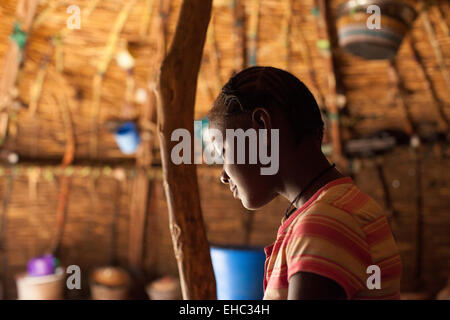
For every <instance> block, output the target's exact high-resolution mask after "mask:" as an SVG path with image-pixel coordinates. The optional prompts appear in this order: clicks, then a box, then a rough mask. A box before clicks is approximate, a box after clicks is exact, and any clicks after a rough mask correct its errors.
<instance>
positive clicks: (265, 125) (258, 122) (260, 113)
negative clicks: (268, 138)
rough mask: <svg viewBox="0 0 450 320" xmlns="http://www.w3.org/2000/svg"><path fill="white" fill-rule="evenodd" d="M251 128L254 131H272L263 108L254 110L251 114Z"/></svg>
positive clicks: (270, 120) (270, 121)
mask: <svg viewBox="0 0 450 320" xmlns="http://www.w3.org/2000/svg"><path fill="white" fill-rule="evenodd" d="M252 127H253V128H255V129H267V130H270V129H272V119H271V116H270V114H269V112H267V109H265V108H255V109H254V110H253V112H252Z"/></svg>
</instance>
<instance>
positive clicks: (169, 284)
mask: <svg viewBox="0 0 450 320" xmlns="http://www.w3.org/2000/svg"><path fill="white" fill-rule="evenodd" d="M145 290H146V291H147V295H148V296H149V298H150V300H179V299H181V288H180V281H179V279H177V278H174V277H170V276H167V277H162V278H159V279H157V280H155V281H153V282H151V283H150V284H148V285H147V287H146V288H145Z"/></svg>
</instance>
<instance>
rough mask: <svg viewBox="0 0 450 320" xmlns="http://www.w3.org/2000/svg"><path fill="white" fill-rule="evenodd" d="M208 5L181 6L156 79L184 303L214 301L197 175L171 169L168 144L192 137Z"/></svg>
mask: <svg viewBox="0 0 450 320" xmlns="http://www.w3.org/2000/svg"><path fill="white" fill-rule="evenodd" d="M211 7H212V0H184V1H183V4H182V7H181V12H180V15H179V18H178V24H177V28H176V31H175V36H174V38H173V42H172V45H171V47H170V49H169V52H168V54H167V56H166V58H165V59H164V61H163V63H162V66H161V70H160V76H159V82H158V88H157V98H158V112H157V113H158V133H159V141H160V148H161V159H162V165H163V179H164V190H165V194H166V198H167V203H168V208H169V224H170V232H171V235H172V241H173V247H174V251H175V257H176V259H177V263H178V270H179V273H180V281H181V288H182V292H183V298H184V299H215V298H216V288H215V280H214V272H213V269H212V264H211V257H210V254H209V245H208V240H207V238H206V232H205V228H204V224H203V217H202V212H201V207H200V197H199V192H198V182H197V172H196V168H195V166H194V165H192V164H180V165H175V164H174V163H173V162H172V161H171V150H172V148H173V147H174V146H175V144H176V143H177V142H174V141H171V135H172V132H173V131H174V130H175V129H178V128H184V129H187V130H189V132H190V134H191V137H193V125H194V123H193V122H194V105H195V93H196V88H197V76H198V72H199V69H200V61H201V57H202V51H203V46H204V43H205V38H206V31H207V28H208V23H209V20H210V17H211Z"/></svg>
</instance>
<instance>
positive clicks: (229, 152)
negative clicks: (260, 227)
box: [210, 119, 277, 210]
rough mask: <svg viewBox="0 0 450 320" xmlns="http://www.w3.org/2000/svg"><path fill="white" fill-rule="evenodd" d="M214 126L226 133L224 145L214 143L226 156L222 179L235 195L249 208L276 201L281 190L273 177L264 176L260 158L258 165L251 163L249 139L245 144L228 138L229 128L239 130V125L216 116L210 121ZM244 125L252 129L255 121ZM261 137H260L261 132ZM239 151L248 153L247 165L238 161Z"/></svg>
mask: <svg viewBox="0 0 450 320" xmlns="http://www.w3.org/2000/svg"><path fill="white" fill-rule="evenodd" d="M210 128H213V129H217V130H219V131H220V132H221V133H222V137H223V144H222V145H220V143H217V141H215V140H213V141H212V143H213V144H214V146H215V150H217V152H219V153H220V154H221V155H222V157H223V159H224V164H223V171H222V174H221V177H220V180H221V182H222V183H224V184H227V185H228V186H229V187H230V191H231V192H232V194H233V196H234V198H236V199H240V200H241V202H242V205H243V206H244V207H245V208H246V209H249V210H256V209H258V208H260V207H262V206H264V205H265V204H267V203H269V202H270V201H272V200H273V199H274V198H275V197H276V196H277V193H276V192H274V191H273V189H274V183H273V176H267V175H261V172H260V168H261V163H260V162H259V159H258V158H257V163H256V164H250V163H249V154H250V150H251V149H250V147H251V146H250V144H249V139H245V146H239V143H237V139H234V143H233V141H230V140H229V139H227V136H226V129H234V130H236V129H238V128H237V127H236V125H235V124H234V125H233V124H230V123H229V121H227V120H226V119H213V120H212V121H211V122H210ZM240 128H241V129H243V130H244V131H246V130H247V129H249V128H252V125H251V120H248V121H244V122H243V123H240ZM232 139H233V138H232ZM257 139H259V137H258V135H257ZM256 145H257V146H258V145H259V141H257V143H256ZM253 147H254V146H253ZM256 148H258V147H256ZM258 151H259V150H257V152H258ZM239 153H240V154H241V155H242V154H243V155H245V158H244V159H245V163H244V164H238V163H237V157H238V154H239Z"/></svg>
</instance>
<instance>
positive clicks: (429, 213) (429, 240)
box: [0, 148, 450, 298]
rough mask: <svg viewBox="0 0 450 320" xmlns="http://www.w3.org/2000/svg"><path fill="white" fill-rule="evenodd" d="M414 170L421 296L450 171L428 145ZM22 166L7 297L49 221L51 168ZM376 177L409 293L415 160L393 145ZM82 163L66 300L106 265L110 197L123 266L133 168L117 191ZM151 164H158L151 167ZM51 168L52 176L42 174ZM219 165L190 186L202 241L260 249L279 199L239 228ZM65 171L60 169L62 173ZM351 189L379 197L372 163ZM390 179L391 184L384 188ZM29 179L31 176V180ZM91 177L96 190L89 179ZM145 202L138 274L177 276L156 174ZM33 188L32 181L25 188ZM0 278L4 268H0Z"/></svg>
mask: <svg viewBox="0 0 450 320" xmlns="http://www.w3.org/2000/svg"><path fill="white" fill-rule="evenodd" d="M420 157H421V159H422V166H421V173H422V177H423V178H422V186H421V189H422V190H423V194H422V196H423V199H424V205H423V216H424V227H423V248H424V249H423V252H424V254H423V276H424V285H425V288H426V289H427V290H429V291H430V292H432V293H433V292H436V290H438V289H439V288H440V287H441V286H442V285H443V284H444V281H445V279H446V275H447V274H448V271H449V270H450V250H449V246H448V244H449V243H450V234H449V233H448V225H449V224H450V217H449V216H448V198H449V195H450V184H449V181H450V174H449V173H448V170H446V168H448V167H449V165H450V160H449V159H442V158H439V157H437V156H436V155H435V154H434V153H433V152H432V150H431V151H430V150H424V151H423V152H422V153H421V154H420ZM33 168H34V169H32V170H29V169H28V168H25V167H22V168H20V169H19V170H18V171H16V173H15V178H14V182H13V188H12V195H11V198H10V203H9V206H8V208H7V224H6V225H7V232H6V254H7V268H6V277H7V288H6V289H7V291H6V293H7V297H8V298H15V294H16V288H15V282H14V275H15V274H17V273H19V272H22V271H24V270H25V268H26V263H27V261H28V260H29V259H30V258H32V257H33V256H36V255H39V254H42V253H44V252H45V251H46V250H48V248H49V246H50V244H51V242H52V239H53V235H54V233H55V225H56V206H57V200H58V199H57V197H58V177H59V176H60V174H63V173H64V172H63V173H60V172H58V169H57V168H54V167H41V168H40V174H39V177H38V178H37V179H36V178H33V173H32V172H36V169H37V168H38V167H33ZM384 168H385V176H386V179H387V181H388V184H389V186H390V193H391V196H392V199H393V202H394V206H395V209H396V210H397V211H398V214H397V216H396V217H395V218H393V219H391V220H390V223H391V227H392V229H393V232H394V235H395V237H396V239H397V241H398V245H399V248H400V251H401V256H402V260H403V264H404V275H403V279H402V288H403V289H404V290H411V289H413V288H414V286H415V284H416V274H415V267H416V253H417V243H416V239H417V214H418V211H417V207H416V206H415V196H416V194H417V190H418V188H417V185H416V179H415V172H416V170H417V167H416V166H415V162H414V159H413V157H412V155H411V154H410V152H409V151H408V150H407V149H405V148H401V149H399V150H397V151H396V152H394V153H393V154H391V155H388V156H386V157H385V166H384ZM88 170H89V169H86V168H83V167H75V169H74V170H73V171H71V173H70V174H71V186H70V193H69V199H68V207H67V224H66V229H65V233H64V237H63V240H62V250H61V260H62V263H63V264H65V265H69V264H77V265H79V266H80V267H81V269H82V280H83V284H82V288H83V289H82V291H81V292H68V296H69V297H78V298H79V297H86V296H87V295H88V292H89V291H88V287H87V286H88V275H89V272H90V271H91V270H92V268H94V267H96V266H100V265H104V264H107V263H108V262H109V256H110V247H111V232H110V228H111V223H112V218H113V213H114V210H115V203H114V201H113V200H114V199H117V198H118V197H119V199H120V200H119V202H118V204H119V218H118V232H117V234H116V236H117V243H118V245H117V251H116V254H117V257H118V260H119V263H120V264H121V265H123V266H125V267H127V266H128V247H129V244H128V241H129V232H130V225H129V208H130V190H131V185H132V181H133V170H131V169H127V171H126V172H127V173H128V174H127V178H126V179H125V180H123V181H122V182H121V183H120V186H121V188H120V194H118V191H117V188H113V187H112V186H114V185H115V184H116V183H117V179H116V178H115V177H114V173H113V171H111V169H108V168H107V169H103V168H100V169H91V171H90V172H89V171H88ZM155 170H158V169H155ZM1 171H2V172H1V176H0V193H1V194H2V198H3V197H4V195H5V193H6V192H5V191H6V187H7V180H8V178H7V175H8V171H6V170H1ZM50 172H53V174H50ZM219 173H220V169H219V168H207V167H204V168H200V169H199V184H200V195H201V201H202V208H203V212H204V217H205V222H206V229H207V234H208V239H209V240H210V242H211V243H213V244H230V245H231V244H234V245H243V244H250V245H260V246H265V245H268V244H270V243H272V242H273V241H274V239H275V236H276V232H277V229H278V227H279V225H280V222H281V217H282V214H283V212H284V210H285V208H286V207H287V205H288V203H287V201H286V200H284V199H282V198H281V197H279V198H277V199H275V200H274V201H273V202H272V203H270V204H269V205H268V206H267V207H265V208H263V209H261V210H258V211H257V212H255V213H254V214H253V222H252V223H251V229H250V232H249V233H247V232H246V227H245V224H246V223H247V222H248V220H247V219H248V217H249V213H248V211H246V210H245V209H243V208H242V205H241V203H240V201H238V200H236V199H233V197H232V195H231V193H230V192H229V189H228V187H227V186H224V185H222V184H221V183H220V182H219V179H218V177H219ZM66 174H67V172H66ZM354 180H355V182H356V183H357V184H358V186H360V188H361V189H362V190H363V191H365V192H367V193H368V194H370V195H371V196H373V197H374V198H375V199H376V200H377V201H379V203H380V204H381V205H384V203H383V201H384V200H383V195H382V192H381V189H382V188H381V182H380V180H379V179H378V176H377V175H376V170H375V168H374V162H373V160H369V159H366V160H362V161H361V162H360V163H359V170H358V172H357V173H356V174H355V176H354ZM395 180H398V182H399V187H397V188H394V187H393V185H394V184H393V183H392V182H393V181H395ZM33 181H37V183H36V184H34V183H33ZM94 181H96V182H95V186H96V187H95V189H94V188H93V183H94ZM152 181H155V183H153V184H152V185H153V187H152V190H151V198H150V201H149V219H148V225H147V227H146V236H145V247H144V267H143V269H144V270H143V272H144V274H145V277H144V280H143V281H145V279H147V280H148V279H151V278H153V277H155V276H158V275H164V274H167V273H168V274H174V275H176V274H177V267H176V262H175V258H174V256H173V249H172V242H171V238H170V234H169V229H168V225H169V222H168V216H167V205H166V201H165V197H164V192H163V188H162V182H161V181H160V175H159V174H158V173H156V175H154V177H153V178H152ZM34 186H36V187H34ZM0 270H1V271H0V275H4V274H5V273H4V267H3V266H0Z"/></svg>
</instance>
